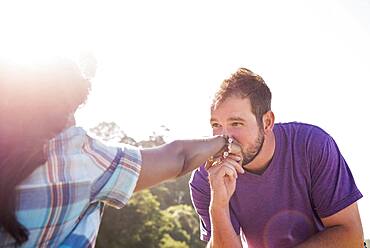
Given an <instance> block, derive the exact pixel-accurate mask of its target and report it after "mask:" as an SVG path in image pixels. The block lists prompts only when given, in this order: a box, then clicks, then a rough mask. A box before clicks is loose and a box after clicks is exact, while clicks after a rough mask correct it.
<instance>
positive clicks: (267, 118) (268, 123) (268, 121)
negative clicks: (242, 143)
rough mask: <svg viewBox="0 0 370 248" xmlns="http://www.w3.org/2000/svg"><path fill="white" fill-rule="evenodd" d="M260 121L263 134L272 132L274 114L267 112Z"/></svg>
mask: <svg viewBox="0 0 370 248" xmlns="http://www.w3.org/2000/svg"><path fill="white" fill-rule="evenodd" d="M262 121H263V131H264V132H265V133H268V132H270V131H272V128H273V127H274V123H275V115H274V113H273V112H272V111H271V110H269V111H268V112H267V113H265V114H264V115H263V117H262Z"/></svg>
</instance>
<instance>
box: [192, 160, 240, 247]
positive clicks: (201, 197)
mask: <svg viewBox="0 0 370 248" xmlns="http://www.w3.org/2000/svg"><path fill="white" fill-rule="evenodd" d="M189 188H190V195H191V200H192V203H193V206H194V208H195V211H196V212H197V214H198V216H199V220H200V239H201V240H203V241H209V240H210V239H211V221H210V216H209V205H210V201H211V193H210V186H209V183H208V172H207V171H206V170H205V169H204V166H201V167H200V168H199V169H197V170H194V171H193V174H192V175H191V178H190V181H189ZM230 218H231V222H232V224H233V227H234V230H235V232H236V233H237V234H238V235H239V233H240V225H239V222H238V221H237V219H236V216H235V214H234V212H233V211H230Z"/></svg>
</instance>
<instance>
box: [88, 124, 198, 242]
mask: <svg viewBox="0 0 370 248" xmlns="http://www.w3.org/2000/svg"><path fill="white" fill-rule="evenodd" d="M91 131H92V132H93V133H94V134H95V135H97V136H99V137H101V138H102V139H104V140H106V141H108V140H114V141H116V142H117V141H118V142H120V143H126V144H130V145H133V146H137V147H154V146H158V145H162V144H163V143H164V142H165V141H164V138H163V135H157V134H155V133H153V135H152V136H150V137H149V139H148V140H142V141H136V140H135V139H133V138H131V137H129V136H128V135H126V134H125V133H124V132H123V131H122V130H121V129H120V128H119V126H118V125H117V124H115V123H114V122H110V123H107V122H103V123H100V124H99V125H98V126H96V127H94V128H93V129H91ZM189 177H190V174H188V175H186V176H184V177H181V178H179V179H177V180H175V181H172V182H165V183H162V184H160V185H158V186H156V187H153V188H151V189H149V190H143V191H140V192H138V193H135V194H134V195H133V197H132V198H131V199H130V201H129V202H128V204H127V206H125V207H124V208H123V209H121V210H116V209H112V208H109V207H107V208H106V209H105V210H104V215H103V221H102V225H101V227H100V231H99V235H98V239H97V244H96V247H112V248H115V247H130V248H139V247H140V248H146V247H148V248H149V247H150V248H189V247H191V248H197V247H204V245H205V243H203V242H202V241H200V240H199V220H198V217H197V215H196V213H195V211H194V210H193V208H192V206H191V199H190V194H189V188H188V181H189Z"/></svg>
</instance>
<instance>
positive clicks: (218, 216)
mask: <svg viewBox="0 0 370 248" xmlns="http://www.w3.org/2000/svg"><path fill="white" fill-rule="evenodd" d="M236 161H238V159H237V157H235V156H234V155H230V157H229V158H227V159H225V160H224V161H223V162H222V163H221V164H219V165H216V166H213V167H211V168H210V169H209V170H208V174H209V181H210V188H211V203H210V207H209V214H210V219H211V240H210V241H209V242H208V245H207V247H209V248H222V247H233V248H238V247H242V243H241V240H240V236H239V235H238V234H237V233H235V230H234V227H233V225H232V223H231V218H230V208H229V202H230V198H231V196H232V195H233V193H234V192H235V187H236V179H237V177H238V172H239V173H244V170H243V168H242V167H241V165H240V164H239V162H236Z"/></svg>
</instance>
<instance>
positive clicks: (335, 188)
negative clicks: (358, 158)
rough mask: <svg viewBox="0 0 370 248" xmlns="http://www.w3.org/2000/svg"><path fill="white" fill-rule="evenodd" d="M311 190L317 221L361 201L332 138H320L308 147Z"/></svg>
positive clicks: (360, 195) (349, 172) (347, 168)
mask: <svg viewBox="0 0 370 248" xmlns="http://www.w3.org/2000/svg"><path fill="white" fill-rule="evenodd" d="M309 149H310V150H311V180H312V181H311V187H312V192H311V193H312V196H311V197H312V201H313V205H314V208H315V210H316V212H317V214H318V216H319V217H320V218H324V217H328V216H330V215H333V214H335V213H337V212H339V211H340V210H342V209H344V208H346V207H347V206H349V205H351V204H352V203H354V202H356V201H357V200H358V199H360V198H361V197H362V194H361V193H360V191H359V190H358V188H357V186H356V184H355V181H354V178H353V176H352V173H351V171H350V169H349V167H348V165H347V163H346V161H345V159H344V158H343V156H342V154H341V153H340V151H339V148H338V146H337V145H336V143H335V141H334V140H333V138H331V137H330V136H329V135H327V134H326V135H324V137H321V138H320V139H316V140H315V141H314V142H312V143H311V145H310V147H309Z"/></svg>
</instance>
